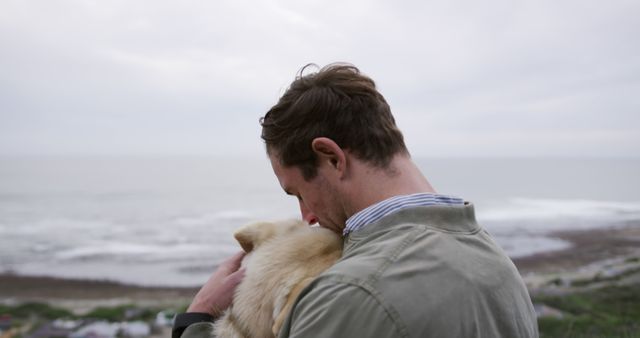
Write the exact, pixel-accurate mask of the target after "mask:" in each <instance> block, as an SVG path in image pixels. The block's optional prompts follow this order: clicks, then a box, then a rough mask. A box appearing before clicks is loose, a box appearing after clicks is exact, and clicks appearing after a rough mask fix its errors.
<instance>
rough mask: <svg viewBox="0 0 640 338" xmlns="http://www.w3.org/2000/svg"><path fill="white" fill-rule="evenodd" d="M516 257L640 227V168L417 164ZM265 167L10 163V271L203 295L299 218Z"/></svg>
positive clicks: (1, 253) (6, 227)
mask: <svg viewBox="0 0 640 338" xmlns="http://www.w3.org/2000/svg"><path fill="white" fill-rule="evenodd" d="M416 162H417V163H418V165H419V166H420V167H421V168H422V170H423V172H424V173H425V175H426V176H427V178H428V179H429V180H430V182H431V183H432V185H433V186H434V187H435V188H436V190H438V192H440V193H443V194H449V195H455V196H459V197H463V198H464V199H466V200H468V201H471V202H472V203H473V204H474V205H475V208H476V215H477V218H478V221H479V222H480V224H481V225H482V226H483V227H484V228H486V229H487V230H488V231H489V233H491V235H492V236H493V237H494V238H495V239H496V241H497V242H498V243H499V244H500V245H501V246H502V247H503V248H504V249H505V251H506V252H507V253H508V254H509V255H510V256H511V257H520V256H525V255H529V254H533V253H536V252H541V251H549V250H559V249H564V248H566V247H567V246H568V245H569V244H568V243H566V242H563V241H561V240H558V239H555V238H553V237H551V236H548V234H549V233H552V232H554V231H562V230H577V229H590V228H602V227H615V226H622V225H625V224H630V222H635V221H638V220H640V193H639V191H640V159H619V158H612V159H580V158H464V159H462V158H461V159H453V158H418V159H416ZM297 217H298V209H297V202H296V200H295V198H292V197H290V196H286V195H285V194H284V193H283V192H282V190H281V188H280V186H279V185H278V182H277V180H276V179H275V176H274V175H273V173H272V171H271V168H270V166H269V163H268V160H267V159H266V157H263V158H260V157H258V158H250V159H248V158H214V157H196V156H182V157H181V156H174V157H125V156H111V157H106V156H103V157H98V156H94V157H37V158H36V157H4V158H0V272H3V273H16V274H23V275H38V276H43V275H44V276H56V277H67V278H90V279H106V280H114V281H119V282H125V283H133V284H139V285H163V286H196V285H200V284H202V283H203V282H204V281H206V279H207V278H208V276H209V275H210V274H211V272H212V271H213V269H214V267H215V266H216V265H217V264H218V263H219V262H220V261H221V260H223V259H224V258H225V257H227V256H229V255H231V254H233V253H235V252H237V251H239V250H240V248H239V246H238V245H237V244H236V243H235V241H234V239H233V237H232V233H233V231H234V229H235V228H237V227H239V226H241V225H243V224H245V223H248V222H252V221H258V220H265V219H266V220H274V219H284V218H297Z"/></svg>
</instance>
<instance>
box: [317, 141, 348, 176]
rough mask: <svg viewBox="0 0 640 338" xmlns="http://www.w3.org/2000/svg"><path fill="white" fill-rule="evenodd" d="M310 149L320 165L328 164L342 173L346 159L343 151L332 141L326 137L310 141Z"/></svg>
mask: <svg viewBox="0 0 640 338" xmlns="http://www.w3.org/2000/svg"><path fill="white" fill-rule="evenodd" d="M311 149H313V152H314V153H316V156H318V161H319V162H320V163H322V162H325V163H328V164H330V165H331V166H332V167H333V168H335V169H337V170H338V171H340V172H342V173H344V171H345V169H346V165H347V162H346V161H347V158H346V155H345V153H344V150H342V148H340V146H339V145H338V144H337V143H335V142H334V141H333V140H332V139H330V138H327V137H317V138H315V139H313V141H311Z"/></svg>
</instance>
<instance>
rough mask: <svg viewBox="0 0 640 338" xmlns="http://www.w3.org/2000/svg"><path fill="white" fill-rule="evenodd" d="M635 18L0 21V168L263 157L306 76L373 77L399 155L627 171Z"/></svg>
mask: <svg viewBox="0 0 640 338" xmlns="http://www.w3.org/2000/svg"><path fill="white" fill-rule="evenodd" d="M639 9H640V4H638V3H637V2H635V1H609V2H606V3H602V2H599V1H592V0H589V1H561V2H558V1H520V2H513V1H497V0H495V1H489V2H486V1H485V2H474V1H406V2H386V1H349V2H341V3H338V2H335V3H328V2H326V1H310V2H297V1H215V2H200V1H182V2H180V3H177V2H170V1H136V2H130V1H109V2H103V1H81V0H66V1H62V0H60V1H44V0H43V1H18V0H7V1H3V2H2V3H1V4H0V43H1V44H2V46H3V52H2V53H0V71H1V73H2V76H1V77H0V121H1V123H0V153H2V154H21V153H25V154H34V153H153V154H163V153H198V154H240V155H254V154H255V155H261V153H262V147H261V144H260V140H259V136H258V135H259V126H258V125H257V119H258V118H259V117H260V116H261V115H262V114H263V113H264V111H266V110H267V109H268V108H269V107H270V106H271V105H272V104H273V103H275V101H276V100H277V98H278V96H279V95H280V94H281V93H282V91H283V90H284V89H285V88H286V86H287V84H288V83H289V82H290V80H292V79H293V76H294V75H295V73H296V71H297V70H298V69H299V68H300V67H301V66H303V65H304V64H306V63H308V62H316V63H318V64H321V65H322V64H326V63H328V62H332V61H348V62H352V63H354V64H356V65H357V66H358V67H360V68H361V69H362V70H363V72H365V73H367V74H369V75H371V76H372V77H373V78H374V79H375V80H376V81H377V83H378V85H379V87H380V89H381V91H382V92H383V94H385V96H386V97H387V98H388V100H389V102H390V103H391V105H392V108H393V110H394V113H395V115H396V117H397V120H398V123H399V124H400V126H401V128H402V129H403V130H404V132H405V136H406V138H407V141H408V143H409V144H410V147H411V148H412V152H413V153H414V155H419V156H425V155H438V156H482V155H488V156H513V155H540V156H545V155H554V156H555V155H558V156H640V147H639V146H638V145H639V144H640V132H639V130H638V126H639V125H640V117H639V116H640V114H638V113H639V110H640V109H639V108H640V104H639V100H638V99H637V98H636V96H637V93H638V92H640V91H639V90H640V61H638V58H637V55H638V54H640V53H639V52H640V46H639V45H638V44H637V43H635V40H636V38H635V36H636V35H637V32H638V31H640V23H638V21H637V20H636V18H635V13H637V12H638V10H639Z"/></svg>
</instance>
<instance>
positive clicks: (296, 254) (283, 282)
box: [214, 221, 342, 338]
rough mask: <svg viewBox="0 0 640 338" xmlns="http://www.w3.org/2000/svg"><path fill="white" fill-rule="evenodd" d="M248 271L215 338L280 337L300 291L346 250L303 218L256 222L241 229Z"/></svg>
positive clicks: (239, 234) (239, 238)
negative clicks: (279, 333) (280, 332)
mask: <svg viewBox="0 0 640 338" xmlns="http://www.w3.org/2000/svg"><path fill="white" fill-rule="evenodd" d="M234 237H235V238H236V240H237V241H238V242H239V243H240V245H241V246H242V248H243V249H244V251H246V252H247V253H248V254H247V256H245V258H244V260H243V262H242V265H243V266H244V267H246V274H245V277H244V279H243V280H242V282H241V283H240V285H238V288H237V289H236V293H235V295H234V298H233V305H232V306H231V307H230V308H229V309H228V310H227V311H226V312H225V314H224V316H223V317H222V318H221V319H220V320H218V321H217V322H216V323H215V331H214V332H215V336H216V337H222V338H231V337H234V338H236V337H238V338H240V337H243V338H244V337H247V338H249V337H251V338H262V337H274V336H276V335H277V334H278V332H279V331H280V327H281V326H282V323H283V322H284V320H285V318H286V317H287V315H288V314H289V311H290V310H291V307H292V305H293V302H294V301H295V300H296V298H297V296H298V295H299V294H300V291H302V289H303V288H304V287H305V286H307V285H308V284H309V283H310V282H311V281H313V279H314V278H315V277H316V276H318V275H319V274H320V273H322V272H323V271H325V270H326V269H327V268H329V267H330V266H331V265H333V263H335V261H336V260H338V259H339V258H340V255H341V253H342V239H341V238H340V236H338V235H337V234H335V233H333V232H332V231H330V230H327V229H324V228H320V227H310V226H308V225H307V224H306V223H304V222H302V221H282V222H264V223H254V224H249V225H247V226H244V227H243V228H241V229H239V230H238V231H236V232H235V234H234Z"/></svg>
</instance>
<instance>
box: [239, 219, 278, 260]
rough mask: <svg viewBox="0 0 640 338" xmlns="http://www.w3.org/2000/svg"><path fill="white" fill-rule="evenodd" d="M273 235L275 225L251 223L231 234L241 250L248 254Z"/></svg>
mask: <svg viewBox="0 0 640 338" xmlns="http://www.w3.org/2000/svg"><path fill="white" fill-rule="evenodd" d="M274 233H275V224H273V223H268V222H260V223H251V224H248V225H245V226H243V227H242V228H240V229H238V230H236V232H235V233H234V234H233V237H235V239H236V241H238V243H240V246H241V247H242V250H244V251H245V252H247V253H249V252H251V250H253V249H254V248H255V247H257V246H259V245H260V244H261V243H262V242H264V241H265V240H266V239H268V238H270V237H271V236H273V234H274Z"/></svg>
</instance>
